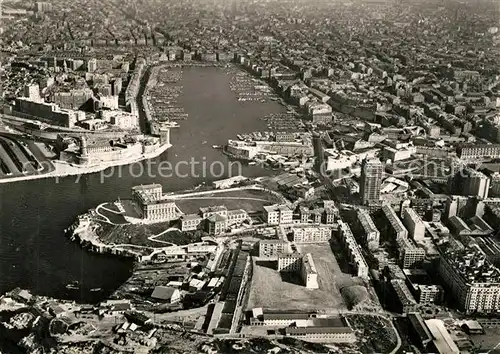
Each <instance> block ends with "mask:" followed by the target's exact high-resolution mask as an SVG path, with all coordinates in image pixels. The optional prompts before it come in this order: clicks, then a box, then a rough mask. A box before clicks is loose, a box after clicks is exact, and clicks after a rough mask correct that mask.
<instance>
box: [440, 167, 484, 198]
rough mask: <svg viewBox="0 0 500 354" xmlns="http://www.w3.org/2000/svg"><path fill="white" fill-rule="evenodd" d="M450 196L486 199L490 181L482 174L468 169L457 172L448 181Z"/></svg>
mask: <svg viewBox="0 0 500 354" xmlns="http://www.w3.org/2000/svg"><path fill="white" fill-rule="evenodd" d="M449 188H450V192H451V193H452V194H457V195H465V196H476V197H479V198H483V199H485V198H488V192H489V189H490V179H489V177H487V176H486V175H485V174H484V173H482V172H479V171H476V170H474V169H472V168H470V167H467V168H464V169H461V170H459V171H458V172H457V173H456V174H455V175H454V176H453V177H451V178H450V180H449Z"/></svg>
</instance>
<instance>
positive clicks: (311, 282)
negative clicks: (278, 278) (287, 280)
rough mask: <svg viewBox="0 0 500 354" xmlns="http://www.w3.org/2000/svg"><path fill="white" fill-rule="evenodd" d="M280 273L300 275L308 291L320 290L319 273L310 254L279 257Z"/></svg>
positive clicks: (289, 254) (280, 255)
mask: <svg viewBox="0 0 500 354" xmlns="http://www.w3.org/2000/svg"><path fill="white" fill-rule="evenodd" d="M278 271H279V272H295V273H299V274H300V276H301V277H302V280H303V282H304V286H305V287H306V288H308V289H318V288H319V284H318V272H317V271H316V266H315V265H314V261H313V258H312V256H311V254H310V253H307V254H305V255H304V254H300V253H288V254H283V253H282V254H279V255H278Z"/></svg>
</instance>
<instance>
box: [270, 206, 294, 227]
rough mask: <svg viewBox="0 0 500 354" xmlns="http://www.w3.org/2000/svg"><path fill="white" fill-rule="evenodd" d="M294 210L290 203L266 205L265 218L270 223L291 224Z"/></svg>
mask: <svg viewBox="0 0 500 354" xmlns="http://www.w3.org/2000/svg"><path fill="white" fill-rule="evenodd" d="M292 218H293V210H292V209H290V207H289V206H288V205H284V204H274V205H269V206H265V207H264V220H265V222H266V223H267V224H268V225H281V224H291V223H292Z"/></svg>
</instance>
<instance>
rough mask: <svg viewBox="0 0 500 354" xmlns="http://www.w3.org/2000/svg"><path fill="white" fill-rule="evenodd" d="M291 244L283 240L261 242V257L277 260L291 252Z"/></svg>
mask: <svg viewBox="0 0 500 354" xmlns="http://www.w3.org/2000/svg"><path fill="white" fill-rule="evenodd" d="M289 248H290V247H289V244H288V242H286V241H283V240H260V241H259V257H266V258H277V257H278V255H279V254H282V253H288V252H289Z"/></svg>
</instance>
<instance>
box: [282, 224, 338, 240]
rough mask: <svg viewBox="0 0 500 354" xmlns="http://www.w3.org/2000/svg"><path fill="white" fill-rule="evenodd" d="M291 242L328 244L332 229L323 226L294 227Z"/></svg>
mask: <svg viewBox="0 0 500 354" xmlns="http://www.w3.org/2000/svg"><path fill="white" fill-rule="evenodd" d="M292 230H293V241H294V242H296V243H315V242H328V241H330V239H331V238H332V229H331V228H330V227H325V226H314V225H309V226H301V227H294V228H293V229H292Z"/></svg>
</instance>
